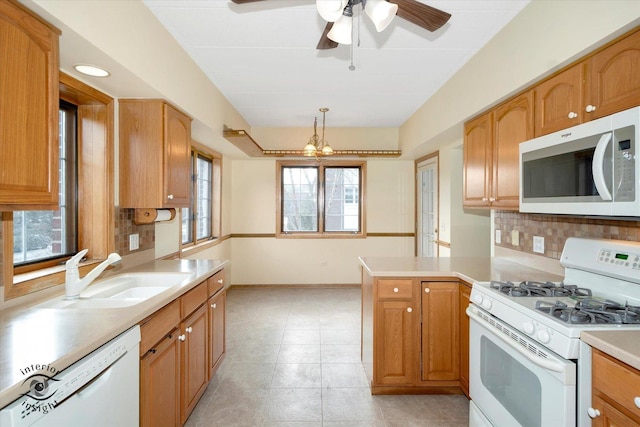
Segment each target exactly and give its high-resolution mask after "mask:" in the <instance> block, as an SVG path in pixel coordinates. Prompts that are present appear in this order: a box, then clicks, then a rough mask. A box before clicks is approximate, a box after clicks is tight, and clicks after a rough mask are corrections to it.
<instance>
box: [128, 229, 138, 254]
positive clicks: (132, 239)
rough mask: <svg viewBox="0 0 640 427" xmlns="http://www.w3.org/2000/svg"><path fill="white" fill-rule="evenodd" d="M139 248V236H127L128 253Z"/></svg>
mask: <svg viewBox="0 0 640 427" xmlns="http://www.w3.org/2000/svg"><path fill="white" fill-rule="evenodd" d="M139 247H140V238H139V235H138V234H137V233H136V234H130V235H129V250H130V251H135V250H136V249H138V248H139Z"/></svg>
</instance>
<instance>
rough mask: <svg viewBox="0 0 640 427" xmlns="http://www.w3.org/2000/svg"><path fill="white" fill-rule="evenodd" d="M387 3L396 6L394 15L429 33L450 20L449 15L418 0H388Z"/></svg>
mask: <svg viewBox="0 0 640 427" xmlns="http://www.w3.org/2000/svg"><path fill="white" fill-rule="evenodd" d="M389 3H395V4H397V5H398V12H397V13H396V15H398V16H399V17H401V18H403V19H406V20H407V21H409V22H411V23H413V24H416V25H418V26H420V27H422V28H424V29H426V30H429V31H436V30H437V29H438V28H440V27H442V26H443V25H444V24H446V23H447V21H448V20H449V18H451V14H449V13H447V12H445V11H443V10H440V9H436V8H435V7H431V6H428V5H426V4H424V3H420V2H419V1H418V0H389Z"/></svg>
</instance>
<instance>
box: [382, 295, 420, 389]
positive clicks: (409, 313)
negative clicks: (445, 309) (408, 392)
mask: <svg viewBox="0 0 640 427" xmlns="http://www.w3.org/2000/svg"><path fill="white" fill-rule="evenodd" d="M419 315H420V310H419V307H416V304H415V303H414V301H413V300H401V301H393V300H392V301H378V302H377V303H376V314H375V331H374V361H373V365H374V367H373V370H374V382H375V383H376V384H377V385H415V383H416V372H417V363H418V357H417V351H418V340H419V336H418V334H417V333H416V332H417V325H419V320H418V316H419Z"/></svg>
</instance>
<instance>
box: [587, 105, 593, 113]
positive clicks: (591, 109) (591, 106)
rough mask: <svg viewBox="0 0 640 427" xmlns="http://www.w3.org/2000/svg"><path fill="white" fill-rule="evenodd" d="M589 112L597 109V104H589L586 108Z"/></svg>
mask: <svg viewBox="0 0 640 427" xmlns="http://www.w3.org/2000/svg"><path fill="white" fill-rule="evenodd" d="M585 110H586V112H587V113H593V112H594V111H596V106H595V105H587V108H585Z"/></svg>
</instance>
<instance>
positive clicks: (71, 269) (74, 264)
mask: <svg viewBox="0 0 640 427" xmlns="http://www.w3.org/2000/svg"><path fill="white" fill-rule="evenodd" d="M88 251H89V250H88V249H83V250H81V251H80V252H78V253H77V254H75V255H74V256H72V257H71V258H70V259H69V260H68V261H67V262H66V267H67V271H66V274H65V281H64V291H65V295H66V296H65V299H76V298H78V297H79V296H80V292H82V291H84V289H85V288H86V287H87V286H89V284H91V282H93V281H94V280H95V279H96V278H97V277H98V276H99V275H100V273H102V272H103V271H104V269H105V268H107V267H108V266H110V265H111V264H114V263H116V262H119V261H120V260H121V259H122V258H120V255H118V254H117V253H115V252H114V253H112V254H109V256H108V257H107V259H105V260H104V261H102V262H101V263H100V264H98V266H97V267H96V268H94V269H93V270H91V271H90V272H89V273H87V275H86V276H84V277H83V278H82V279H81V278H80V272H79V271H78V264H79V263H80V260H81V259H82V258H84V256H85V255H86V254H87V252H88Z"/></svg>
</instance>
